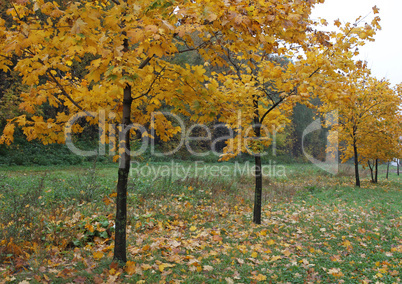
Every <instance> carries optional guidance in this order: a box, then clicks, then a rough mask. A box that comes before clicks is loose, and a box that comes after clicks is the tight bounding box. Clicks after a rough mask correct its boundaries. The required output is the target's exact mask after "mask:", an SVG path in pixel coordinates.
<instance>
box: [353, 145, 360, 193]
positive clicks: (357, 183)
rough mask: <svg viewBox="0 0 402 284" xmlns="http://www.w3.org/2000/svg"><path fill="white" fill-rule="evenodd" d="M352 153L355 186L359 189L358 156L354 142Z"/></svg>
mask: <svg viewBox="0 0 402 284" xmlns="http://www.w3.org/2000/svg"><path fill="white" fill-rule="evenodd" d="M353 152H354V156H355V177H356V186H358V187H360V176H359V156H358V153H357V146H356V141H354V142H353Z"/></svg>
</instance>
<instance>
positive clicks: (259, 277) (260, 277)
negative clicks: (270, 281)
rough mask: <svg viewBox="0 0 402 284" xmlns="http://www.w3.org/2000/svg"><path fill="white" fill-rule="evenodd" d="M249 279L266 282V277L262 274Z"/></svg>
mask: <svg viewBox="0 0 402 284" xmlns="http://www.w3.org/2000/svg"><path fill="white" fill-rule="evenodd" d="M251 278H252V279H254V280H257V281H265V280H267V276H265V275H262V274H258V275H255V276H253V277H251Z"/></svg>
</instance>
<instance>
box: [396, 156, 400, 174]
mask: <svg viewBox="0 0 402 284" xmlns="http://www.w3.org/2000/svg"><path fill="white" fill-rule="evenodd" d="M399 162H400V160H399V159H398V160H397V164H396V171H397V173H398V176H399Z"/></svg>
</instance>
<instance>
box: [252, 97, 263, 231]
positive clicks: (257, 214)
mask: <svg viewBox="0 0 402 284" xmlns="http://www.w3.org/2000/svg"><path fill="white" fill-rule="evenodd" d="M253 103H254V133H255V136H256V137H257V138H260V137H261V125H260V118H259V117H260V116H259V112H258V99H257V98H256V97H255V98H254V102H253ZM254 161H255V191H254V211H253V222H254V223H255V224H261V211H262V206H261V203H262V172H261V156H260V153H257V154H255V157H254Z"/></svg>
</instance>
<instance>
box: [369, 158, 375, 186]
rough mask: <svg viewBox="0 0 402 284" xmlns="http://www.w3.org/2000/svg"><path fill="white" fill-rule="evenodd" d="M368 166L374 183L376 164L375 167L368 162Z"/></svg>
mask: <svg viewBox="0 0 402 284" xmlns="http://www.w3.org/2000/svg"><path fill="white" fill-rule="evenodd" d="M367 164H368V166H369V169H370V175H371V182H372V183H374V173H373V167H374V164H373V166H371V164H370V160H367Z"/></svg>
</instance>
